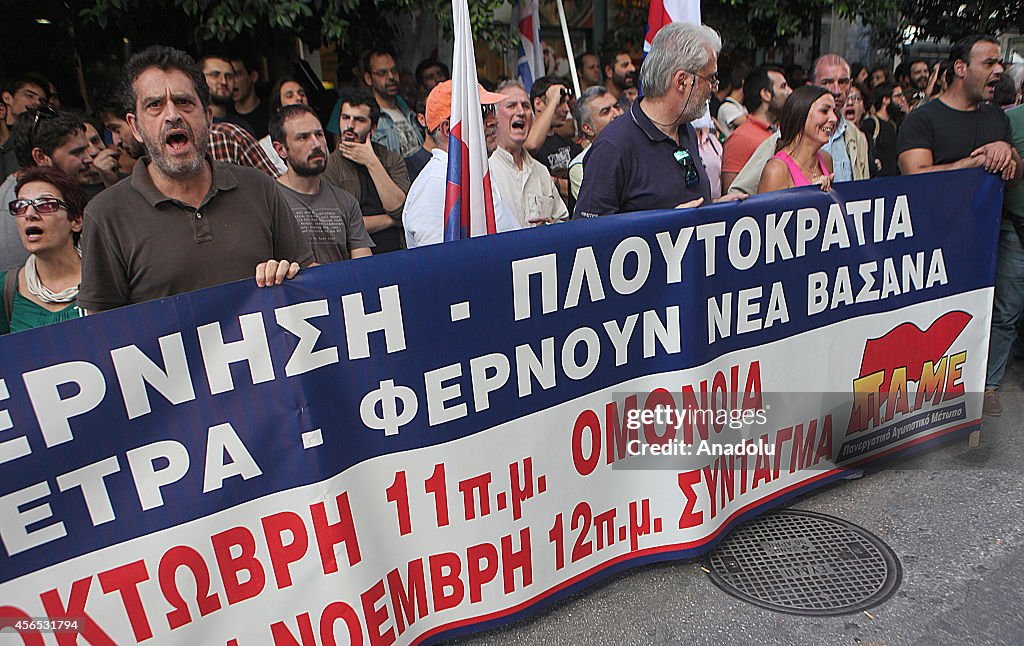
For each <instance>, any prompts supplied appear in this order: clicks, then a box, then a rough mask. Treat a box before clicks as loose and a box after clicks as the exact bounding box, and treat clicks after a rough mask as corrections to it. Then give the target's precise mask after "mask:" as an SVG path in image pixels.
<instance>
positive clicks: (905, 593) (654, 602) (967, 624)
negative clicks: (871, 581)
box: [456, 362, 1024, 646]
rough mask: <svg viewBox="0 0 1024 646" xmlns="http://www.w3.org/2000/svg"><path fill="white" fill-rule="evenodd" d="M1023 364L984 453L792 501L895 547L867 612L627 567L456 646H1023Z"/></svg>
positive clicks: (691, 571)
mask: <svg viewBox="0 0 1024 646" xmlns="http://www.w3.org/2000/svg"><path fill="white" fill-rule="evenodd" d="M1022 383H1024V366H1022V364H1021V363H1020V362H1017V363H1015V364H1014V365H1013V366H1011V368H1010V370H1008V371H1007V375H1006V378H1005V379H1004V387H1003V391H1002V402H1003V407H1004V412H1003V415H1002V416H1001V417H999V418H986V419H985V425H984V429H983V431H982V439H981V446H980V447H979V448H977V449H971V448H969V447H968V446H967V440H966V437H965V438H964V440H963V441H961V442H957V443H955V444H952V445H949V446H946V447H944V448H942V449H939V450H936V451H933V452H931V453H928V454H926V455H922V456H919V457H916V458H914V459H911V460H909V461H907V462H904V463H901V464H898V465H894V466H893V467H890V468H886V469H884V470H880V471H877V472H869V473H867V474H866V475H865V477H864V478H862V479H860V480H853V481H841V482H839V483H836V484H834V485H831V486H828V487H825V488H823V489H818V490H816V491H814V492H812V493H810V494H807V495H805V496H802V497H800V498H797V499H795V500H793V501H791V502H790V503H789V504H788V505H787V506H788V507H792V508H795V509H807V510H812V511H818V512H821V513H825V514H830V515H833V516H838V517H839V518H843V519H845V520H848V521H850V522H852V523H855V524H857V525H860V526H861V527H864V528H865V529H867V530H869V531H871V532H873V533H874V534H876V535H877V536H878V537H879V538H881V539H882V540H883V541H885V542H886V543H888V544H889V545H890V546H891V547H892V548H893V550H895V552H896V554H897V555H898V556H899V559H900V561H901V562H902V564H903V582H902V583H901V585H900V587H899V589H898V590H897V591H896V593H895V594H894V595H893V596H892V597H891V598H889V599H888V600H887V601H885V602H884V603H882V604H881V605H879V606H876V607H875V608H873V609H871V610H870V611H869V612H870V616H869V615H868V613H863V612H862V613H858V614H853V615H844V616H838V617H798V616H795V615H786V614H781V613H775V612H771V611H768V610H763V609H761V608H758V607H756V606H753V605H749V604H747V603H744V602H742V601H739V600H737V599H734V598H732V597H730V596H728V595H727V594H725V593H724V592H722V591H720V590H719V589H718V588H717V587H715V585H714V584H712V583H711V581H710V580H709V579H708V578H707V576H706V575H705V574H704V573H703V572H702V571H701V570H700V565H701V561H682V562H674V563H663V564H658V565H653V566H648V567H642V568H639V569H635V570H631V571H629V572H626V573H624V574H621V575H618V576H616V577H614V578H612V579H610V580H608V581H607V582H605V583H603V584H599V585H598V586H596V587H593V588H589V589H588V590H586V591H584V592H582V593H581V594H579V595H575V596H573V597H572V598H570V599H567V600H565V601H563V602H561V603H559V604H557V605H555V606H553V607H552V608H551V609H549V610H547V611H546V612H544V613H542V614H540V615H536V616H534V617H532V618H530V619H525V620H523V621H520V622H518V623H515V624H513V625H511V626H507V627H504V628H498V629H495V630H492V631H489V632H486V633H479V634H476V635H472V636H469V637H465V638H462V639H460V640H457V641H456V643H458V644H473V645H492V644H493V645H494V646H512V645H515V644H524V645H525V644H529V645H537V644H573V645H574V646H585V645H588V644H645V645H646V644H692V645H704V644H706V645H708V646H727V645H731V644H764V645H774V644H780V645H786V646H789V645H803V644H807V645H812V644H813V645H815V646H817V645H821V644H829V645H831V644H854V645H862V646H868V645H874V646H883V645H885V646H894V645H903V644H911V645H921V646H926V645H927V646H934V645H945V644H967V643H969V644H978V645H988V644H992V645H1002V644H1024V467H1022V465H1024V441H1022V440H1024V424H1022V421H1021V420H1022V419H1024V391H1022V389H1021V384H1022Z"/></svg>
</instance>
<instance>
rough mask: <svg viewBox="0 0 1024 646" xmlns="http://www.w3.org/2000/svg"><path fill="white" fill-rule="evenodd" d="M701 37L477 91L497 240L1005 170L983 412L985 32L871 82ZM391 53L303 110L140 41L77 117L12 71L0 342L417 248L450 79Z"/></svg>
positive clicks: (991, 108) (293, 84)
mask: <svg viewBox="0 0 1024 646" xmlns="http://www.w3.org/2000/svg"><path fill="white" fill-rule="evenodd" d="M721 48H722V42H721V39H720V37H719V35H718V33H717V32H715V31H714V30H712V29H710V28H708V27H706V26H701V25H692V24H686V23H673V24H671V25H668V26H666V27H664V28H662V29H661V30H660V31H659V32H658V34H657V36H656V37H655V39H654V42H653V43H652V48H651V51H650V52H649V54H648V55H647V57H646V58H645V60H644V62H643V65H642V67H641V68H639V69H638V66H637V61H635V60H634V59H633V57H632V56H631V54H630V53H629V52H625V51H610V52H608V53H607V54H606V55H605V56H603V57H599V56H597V55H595V54H590V53H586V54H583V55H581V56H580V57H579V58H578V59H577V60H576V61H575V63H576V67H577V70H578V76H579V80H580V85H581V94H580V95H579V96H575V93H574V91H573V89H572V88H573V86H572V84H571V83H570V81H568V80H567V79H566V78H565V77H564V76H563V75H561V72H564V70H562V68H563V67H565V64H566V61H558V60H556V59H555V57H554V55H551V56H546V57H545V60H546V63H547V65H548V66H549V67H550V69H548V70H547V75H546V76H544V77H542V78H539V79H537V80H536V81H535V82H534V83H533V84H532V86H531V87H529V88H527V87H524V86H523V85H522V84H521V83H520V82H519V81H517V80H511V79H505V80H503V79H497V80H496V81H497V82H496V83H490V82H488V81H482V83H481V87H479V88H478V93H479V96H480V105H481V111H482V118H483V125H484V133H485V136H486V144H487V153H488V155H489V165H490V175H491V182H492V187H493V195H492V198H493V199H492V202H493V204H494V206H495V213H496V222H497V230H498V231H499V232H504V231H510V230H514V229H522V228H528V227H536V226H548V225H550V226H566V225H564V224H562V223H563V222H565V221H568V220H570V219H580V218H589V217H594V216H603V215H611V214H620V213H629V212H635V211H643V210H653V209H667V208H675V207H689V208H694V207H699V206H701V205H703V204H707V203H711V202H719V201H724V200H736V199H743V198H744V197H746V196H747V195H751V194H755V193H759V192H767V191H775V190H783V189H788V188H791V187H797V186H804V185H818V186H819V187H820V188H821V189H822V190H826V191H827V190H829V189H830V187H832V186H833V185H834V184H835V183H838V182H846V181H854V180H862V179H868V178H871V177H885V176H893V175H899V174H901V173H902V174H912V173H920V172H931V171H938V170H947V169H957V168H971V167H982V168H984V169H985V170H987V171H989V172H992V173H995V174H998V175H999V176H1001V177H1002V178H1003V179H1004V180H1006V182H1007V191H1006V198H1005V204H1004V219H1003V227H1002V238H1001V241H1000V250H999V273H998V277H997V284H996V296H995V308H994V315H993V327H992V344H991V350H990V357H989V373H988V380H987V392H986V398H985V411H986V413H988V414H999V413H1000V412H1001V405H1000V403H999V399H998V395H997V394H996V391H997V390H998V387H999V382H1000V380H1001V378H1002V374H1003V371H1004V369H1005V366H1006V362H1007V359H1008V356H1009V354H1010V348H1011V346H1012V344H1013V341H1014V338H1015V336H1016V325H1017V323H1018V321H1019V320H1020V318H1021V312H1022V310H1024V269H1022V268H1024V246H1022V244H1021V236H1024V187H1022V186H1021V185H1020V184H1019V183H1020V179H1021V175H1022V173H1024V165H1022V164H1021V157H1020V156H1021V154H1022V153H1024V106H1021V107H1015V106H1018V105H1019V104H1021V102H1022V91H1024V65H1019V64H1018V65H1010V66H1007V65H1005V64H1004V63H1003V53H1002V52H1001V51H1000V47H999V44H998V42H997V41H995V40H994V39H992V38H990V37H987V36H972V37H969V38H965V39H963V40H961V41H958V42H957V43H955V44H954V45H953V46H952V48H951V50H950V53H949V56H948V59H947V60H946V61H943V62H939V63H934V64H929V62H927V61H924V60H911V61H909V62H906V63H902V64H900V65H899V66H898V67H897V68H896V69H895V70H889V69H888V68H885V67H876V68H874V69H870V70H869V69H867V68H865V67H864V66H863V65H859V64H857V63H854V64H852V65H851V64H849V63H848V62H847V61H846V60H845V59H844V58H843V57H842V56H840V55H838V54H834V53H830V54H826V55H824V56H822V57H820V58H819V59H818V60H816V61H814V63H813V64H812V66H811V68H810V69H809V75H805V74H804V72H803V70H802V69H801V68H799V67H794V66H791V67H788V68H783V67H779V66H774V65H765V66H761V67H757V68H753V69H752V68H750V67H749V66H746V65H743V64H742V63H737V64H735V65H732V66H731V67H730V69H720V68H719V66H718V54H719V51H720V50H721ZM549 49H550V48H549ZM397 60H398V57H397V56H396V55H395V53H394V52H391V51H388V50H386V49H377V50H373V51H368V52H366V53H365V55H364V56H363V57H362V60H361V61H360V63H361V65H360V68H359V69H360V71H361V78H353V79H351V81H352V82H351V83H349V84H347V85H345V86H344V87H341V88H339V90H338V96H337V99H336V101H335V103H334V106H333V110H331V111H330V113H329V114H326V113H327V110H326V109H325V110H324V113H325V114H320V113H318V112H317V110H316V109H315V108H314V107H313V106H311V105H310V98H311V97H312V96H314V93H313V92H312V91H311V90H313V89H314V88H308V87H306V85H305V83H304V81H303V80H301V79H299V78H294V77H283V78H279V79H274V82H273V83H272V84H271V83H261V82H260V81H261V80H262V79H261V78H260V73H259V71H258V69H259V65H258V64H257V62H256V61H254V60H252V59H250V58H248V57H246V56H236V55H232V54H207V55H205V56H203V57H201V58H199V59H198V61H196V60H194V59H193V58H192V57H190V56H189V55H188V54H186V53H185V52H181V51H178V50H174V49H171V48H167V47H160V46H154V47H150V48H147V49H145V50H143V51H141V52H138V53H136V54H135V55H134V56H132V57H131V59H130V60H129V61H128V62H127V63H126V65H125V67H124V70H123V80H122V86H121V90H120V91H119V92H116V93H112V95H110V96H104V97H100V98H99V100H98V101H96V103H97V105H98V107H97V109H96V110H95V112H94V114H90V115H86V114H81V113H77V112H72V111H66V110H63V109H61V103H60V99H59V95H58V89H57V88H56V87H55V86H54V85H53V84H52V83H50V82H49V81H48V80H47V79H46V78H45V77H44V76H41V75H39V74H36V73H34V72H25V73H23V74H14V75H12V76H11V77H10V78H9V79H8V80H6V81H5V82H4V83H3V85H2V94H0V98H2V101H0V172H2V175H0V180H2V184H0V203H2V204H3V205H4V206H5V208H6V209H8V211H9V213H10V216H11V217H5V218H0V271H3V270H6V271H3V273H0V282H2V285H3V298H2V299H0V309H2V316H0V333H7V332H17V331H20V330H24V329H28V328H32V327H37V326H40V325H45V324H49V323H54V322H58V321H64V320H67V319H69V318H75V317H77V316H81V315H83V314H84V313H86V312H98V311H102V310H108V309H112V308H115V307H120V306H123V305H129V304H133V303H138V302H142V301H146V300H151V299H154V298H160V297H164V296H169V295H174V294H178V293H182V292H187V291H191V290H195V289H200V288H203V287H207V286H212V285H216V284H221V283H224V282H229V281H233V280H238V279H241V278H245V277H247V276H249V277H251V276H253V274H255V277H256V282H257V284H258V285H260V286H270V285H277V284H281V283H282V282H283V281H284V280H286V279H288V278H291V277H293V276H295V275H296V274H297V273H298V272H299V271H300V270H301V269H302V268H303V267H308V266H310V265H313V264H318V263H319V264H323V263H330V262H337V261H346V260H350V259H357V258H361V257H365V256H369V255H371V254H380V253H387V252H394V251H399V250H402V249H406V248H412V247H416V246H422V245H425V244H432V243H436V242H440V241H441V240H442V239H443V230H444V218H443V206H444V195H445V191H446V172H447V159H448V157H447V155H448V140H449V134H450V132H451V128H452V123H451V93H452V83H451V81H450V80H449V78H450V73H449V70H448V68H447V67H446V66H445V65H444V64H443V63H442V62H440V61H437V60H434V59H428V60H424V61H422V62H421V63H420V64H419V65H418V66H417V67H416V69H415V73H414V79H415V84H413V83H412V82H405V80H404V79H403V71H402V70H400V69H399V67H398V63H397ZM266 87H269V88H270V89H269V92H267V93H263V92H261V89H263V88H266ZM641 87H642V89H643V96H642V97H638V95H639V90H640V88H641ZM400 88H405V90H406V92H405V94H404V95H403V93H402V92H401V91H400ZM316 90H317V93H319V90H320V89H319V88H316ZM325 107H326V106H325ZM324 117H326V120H325V119H324Z"/></svg>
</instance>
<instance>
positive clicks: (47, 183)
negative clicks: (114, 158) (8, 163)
mask: <svg viewBox="0 0 1024 646" xmlns="http://www.w3.org/2000/svg"><path fill="white" fill-rule="evenodd" d="M14 190H15V193H16V195H17V196H18V199H16V200H14V201H13V202H11V203H10V204H9V205H7V208H8V210H9V212H10V215H9V216H8V217H14V218H16V219H17V222H18V223H17V226H18V234H19V235H20V236H21V244H22V245H24V247H25V249H27V250H28V252H29V257H28V260H26V261H25V264H24V265H22V266H21V267H18V268H17V269H11V270H10V271H6V272H3V273H0V285H2V286H3V287H2V292H3V294H2V296H3V297H2V298H0V310H2V312H0V314H2V315H0V334H8V333H10V332H20V331H22V330H28V329H30V328H35V327H42V326H43V325H49V324H50V323H59V322H61V321H67V320H69V319H74V318H78V317H80V316H81V315H82V312H81V310H79V309H78V306H77V305H76V304H75V301H76V299H77V298H78V284H79V283H80V282H81V281H82V252H81V250H80V249H79V248H78V239H79V237H81V235H82V216H83V214H84V212H85V203H86V197H85V193H84V192H83V191H82V189H81V188H79V186H78V183H77V182H76V181H75V180H73V179H71V177H70V176H68V174H67V173H65V172H64V171H62V170H60V169H59V168H54V167H44V166H32V167H29V168H25V169H23V170H21V171H20V172H19V174H18V181H17V184H16V185H15V189H14Z"/></svg>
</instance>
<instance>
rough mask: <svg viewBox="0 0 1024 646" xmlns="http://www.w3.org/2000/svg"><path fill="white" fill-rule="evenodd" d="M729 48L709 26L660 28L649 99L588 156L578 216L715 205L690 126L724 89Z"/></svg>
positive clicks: (647, 76) (646, 79)
mask: <svg viewBox="0 0 1024 646" xmlns="http://www.w3.org/2000/svg"><path fill="white" fill-rule="evenodd" d="M721 47H722V40H721V38H720V37H719V35H718V32H716V31H715V30H713V29H711V28H710V27H707V26H703V25H694V24H692V23H685V22H673V23H670V24H668V25H665V26H664V27H662V28H661V29H660V30H659V31H658V34H657V35H656V36H655V37H654V42H653V43H651V51H650V52H649V53H648V54H647V58H646V59H645V60H644V66H643V69H642V70H641V72H640V81H641V84H642V86H643V90H644V96H643V97H641V98H639V99H637V100H636V101H634V102H633V103H632V104H631V105H630V106H629V110H628V112H627V113H626V114H624V115H623V116H621V117H620V118H618V119H616V120H615V121H613V122H612V123H610V124H609V125H608V127H606V128H605V129H604V131H603V132H602V133H601V135H600V136H599V137H598V138H597V140H596V141H595V142H594V143H593V145H591V146H590V151H589V152H588V153H587V155H586V157H585V158H584V161H583V167H584V173H583V185H582V186H580V195H579V201H577V203H576V212H575V216H576V217H587V218H590V217H597V216H600V215H611V214H613V213H629V212H632V211H647V210H652V209H671V208H675V207H694V206H700V205H701V204H706V203H710V202H711V182H710V180H709V179H708V174H707V171H706V170H704V164H703V163H701V160H700V151H699V142H698V140H697V133H696V131H695V130H694V129H693V126H691V125H690V122H691V121H693V120H694V119H696V118H698V117H700V116H701V115H703V114H704V111H705V110H706V109H707V101H708V97H710V96H711V93H712V92H714V91H715V90H716V89H717V88H718V77H717V73H718V51H719V50H720V49H721ZM720 199H722V198H720ZM724 199H736V198H735V196H734V197H732V198H729V197H726V198H724Z"/></svg>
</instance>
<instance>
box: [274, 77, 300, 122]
mask: <svg viewBox="0 0 1024 646" xmlns="http://www.w3.org/2000/svg"><path fill="white" fill-rule="evenodd" d="M299 103H301V104H302V105H309V93H308V92H306V87H305V86H304V85H302V83H301V82H300V81H297V80H296V79H294V78H291V77H287V76H286V77H285V78H283V79H280V80H279V81H278V82H277V83H274V89H273V90H271V91H270V114H271V116H273V115H275V114H277V113H278V112H280V111H281V108H283V107H284V106H286V105H296V104H299Z"/></svg>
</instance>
